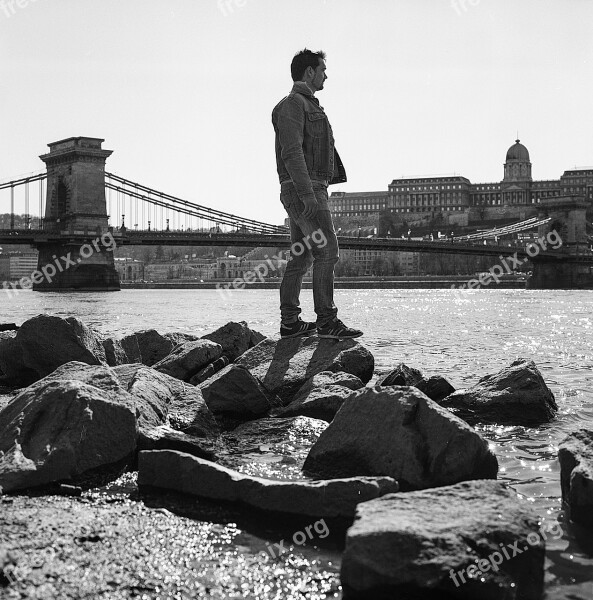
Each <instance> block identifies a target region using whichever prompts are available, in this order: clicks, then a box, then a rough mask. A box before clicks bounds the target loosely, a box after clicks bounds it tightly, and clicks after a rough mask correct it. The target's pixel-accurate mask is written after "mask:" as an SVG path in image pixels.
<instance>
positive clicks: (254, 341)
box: [249, 329, 266, 348]
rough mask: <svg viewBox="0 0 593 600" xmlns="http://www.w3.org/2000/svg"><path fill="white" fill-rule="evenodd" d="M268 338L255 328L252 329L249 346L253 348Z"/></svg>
mask: <svg viewBox="0 0 593 600" xmlns="http://www.w3.org/2000/svg"><path fill="white" fill-rule="evenodd" d="M265 339H266V336H265V335H264V334H263V333H260V332H259V331H256V330H255V329H252V330H251V338H250V339H249V347H250V348H253V347H254V346H257V345H258V344H259V343H260V342H263V341H264V340H265Z"/></svg>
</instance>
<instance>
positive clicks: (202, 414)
mask: <svg viewBox="0 0 593 600" xmlns="http://www.w3.org/2000/svg"><path fill="white" fill-rule="evenodd" d="M113 372H114V373H115V375H116V377H117V378H118V381H119V382H120V384H121V385H122V387H123V388H124V389H125V390H126V391H127V392H129V394H130V395H131V396H132V398H134V401H135V403H136V405H137V407H138V409H139V414H140V416H139V424H140V426H141V427H158V426H160V425H164V424H169V425H170V426H171V427H173V428H174V429H177V430H179V431H182V432H184V433H186V434H188V435H192V436H197V437H217V436H218V435H219V434H220V430H219V427H218V424H217V423H216V420H215V419H214V416H213V415H212V413H211V412H210V410H209V409H208V406H207V405H206V402H205V400H204V397H203V396H202V394H201V392H200V390H198V389H197V388H196V387H194V386H192V385H189V384H187V383H184V382H182V381H179V379H175V378H174V377H170V376H169V375H165V374H164V373H159V372H158V371H155V370H154V369H152V368H150V367H145V366H144V365H141V364H133V365H122V366H119V367H115V368H114V369H113Z"/></svg>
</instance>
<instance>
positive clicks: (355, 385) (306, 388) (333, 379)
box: [295, 371, 364, 398]
mask: <svg viewBox="0 0 593 600" xmlns="http://www.w3.org/2000/svg"><path fill="white" fill-rule="evenodd" d="M327 385H341V386H343V387H346V388H348V389H349V390H359V389H360V388H363V387H364V383H363V382H362V381H361V380H360V378H359V377H356V375H351V374H350V373H344V372H343V371H336V372H332V371H321V373H317V375H315V376H313V377H311V379H309V380H308V381H306V382H305V384H304V385H303V387H301V388H300V389H299V391H298V392H297V395H300V394H305V393H308V392H310V391H311V390H314V389H316V388H320V387H323V386H327ZM295 398H296V396H295Z"/></svg>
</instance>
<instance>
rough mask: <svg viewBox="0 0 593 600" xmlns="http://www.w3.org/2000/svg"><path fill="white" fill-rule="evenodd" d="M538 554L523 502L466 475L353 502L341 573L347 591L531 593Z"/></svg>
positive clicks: (539, 571)
mask: <svg viewBox="0 0 593 600" xmlns="http://www.w3.org/2000/svg"><path fill="white" fill-rule="evenodd" d="M544 559H545V542H544V540H543V539H542V537H540V535H539V523H538V517H537V515H536V514H535V513H534V512H533V510H532V509H531V508H530V506H529V504H528V503H527V502H525V501H519V500H518V498H517V495H516V493H514V492H512V491H510V490H508V489H507V488H506V487H505V486H504V485H503V484H501V483H499V482H495V481H471V482H464V483H458V484H456V485H452V486H447V487H440V488H438V489H431V490H423V491H417V492H409V493H405V494H389V495H387V496H384V497H382V498H378V499H376V500H371V501H369V502H364V503H362V504H359V505H358V508H357V511H356V520H355V522H354V525H353V526H352V527H351V528H350V529H349V530H348V534H347V538H346V550H345V552H344V556H343V560H342V568H341V578H342V585H343V587H344V592H345V597H346V598H373V599H375V598H377V599H379V598H384V599H386V598H389V599H391V598H427V599H433V600H437V599H440V598H468V599H469V598H476V599H478V598H479V599H482V598H487V599H489V600H510V599H514V598H521V599H523V600H538V599H539V598H541V594H542V589H543V580H544Z"/></svg>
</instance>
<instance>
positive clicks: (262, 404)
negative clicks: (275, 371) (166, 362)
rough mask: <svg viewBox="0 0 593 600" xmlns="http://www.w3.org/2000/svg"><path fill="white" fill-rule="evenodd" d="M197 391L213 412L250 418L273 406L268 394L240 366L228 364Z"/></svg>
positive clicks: (265, 411) (263, 412)
mask: <svg viewBox="0 0 593 600" xmlns="http://www.w3.org/2000/svg"><path fill="white" fill-rule="evenodd" d="M198 389H199V390H200V392H201V393H202V394H203V396H204V399H205V400H206V404H207V405H208V408H209V409H210V410H211V411H212V412H213V413H226V414H232V415H246V416H249V415H251V416H253V415H262V414H265V413H267V412H268V411H269V410H270V408H271V407H272V403H271V401H270V394H269V393H268V392H267V390H266V389H264V387H263V386H262V385H261V383H260V382H259V381H258V380H257V379H256V378H255V377H254V376H253V375H252V374H251V373H250V372H249V371H248V370H247V369H246V368H245V367H244V366H242V365H237V364H232V365H228V366H227V367H225V368H224V369H222V370H221V371H218V373H216V374H215V375H213V376H212V377H210V379H208V380H207V381H205V382H204V383H202V384H200V385H199V386H198Z"/></svg>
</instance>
